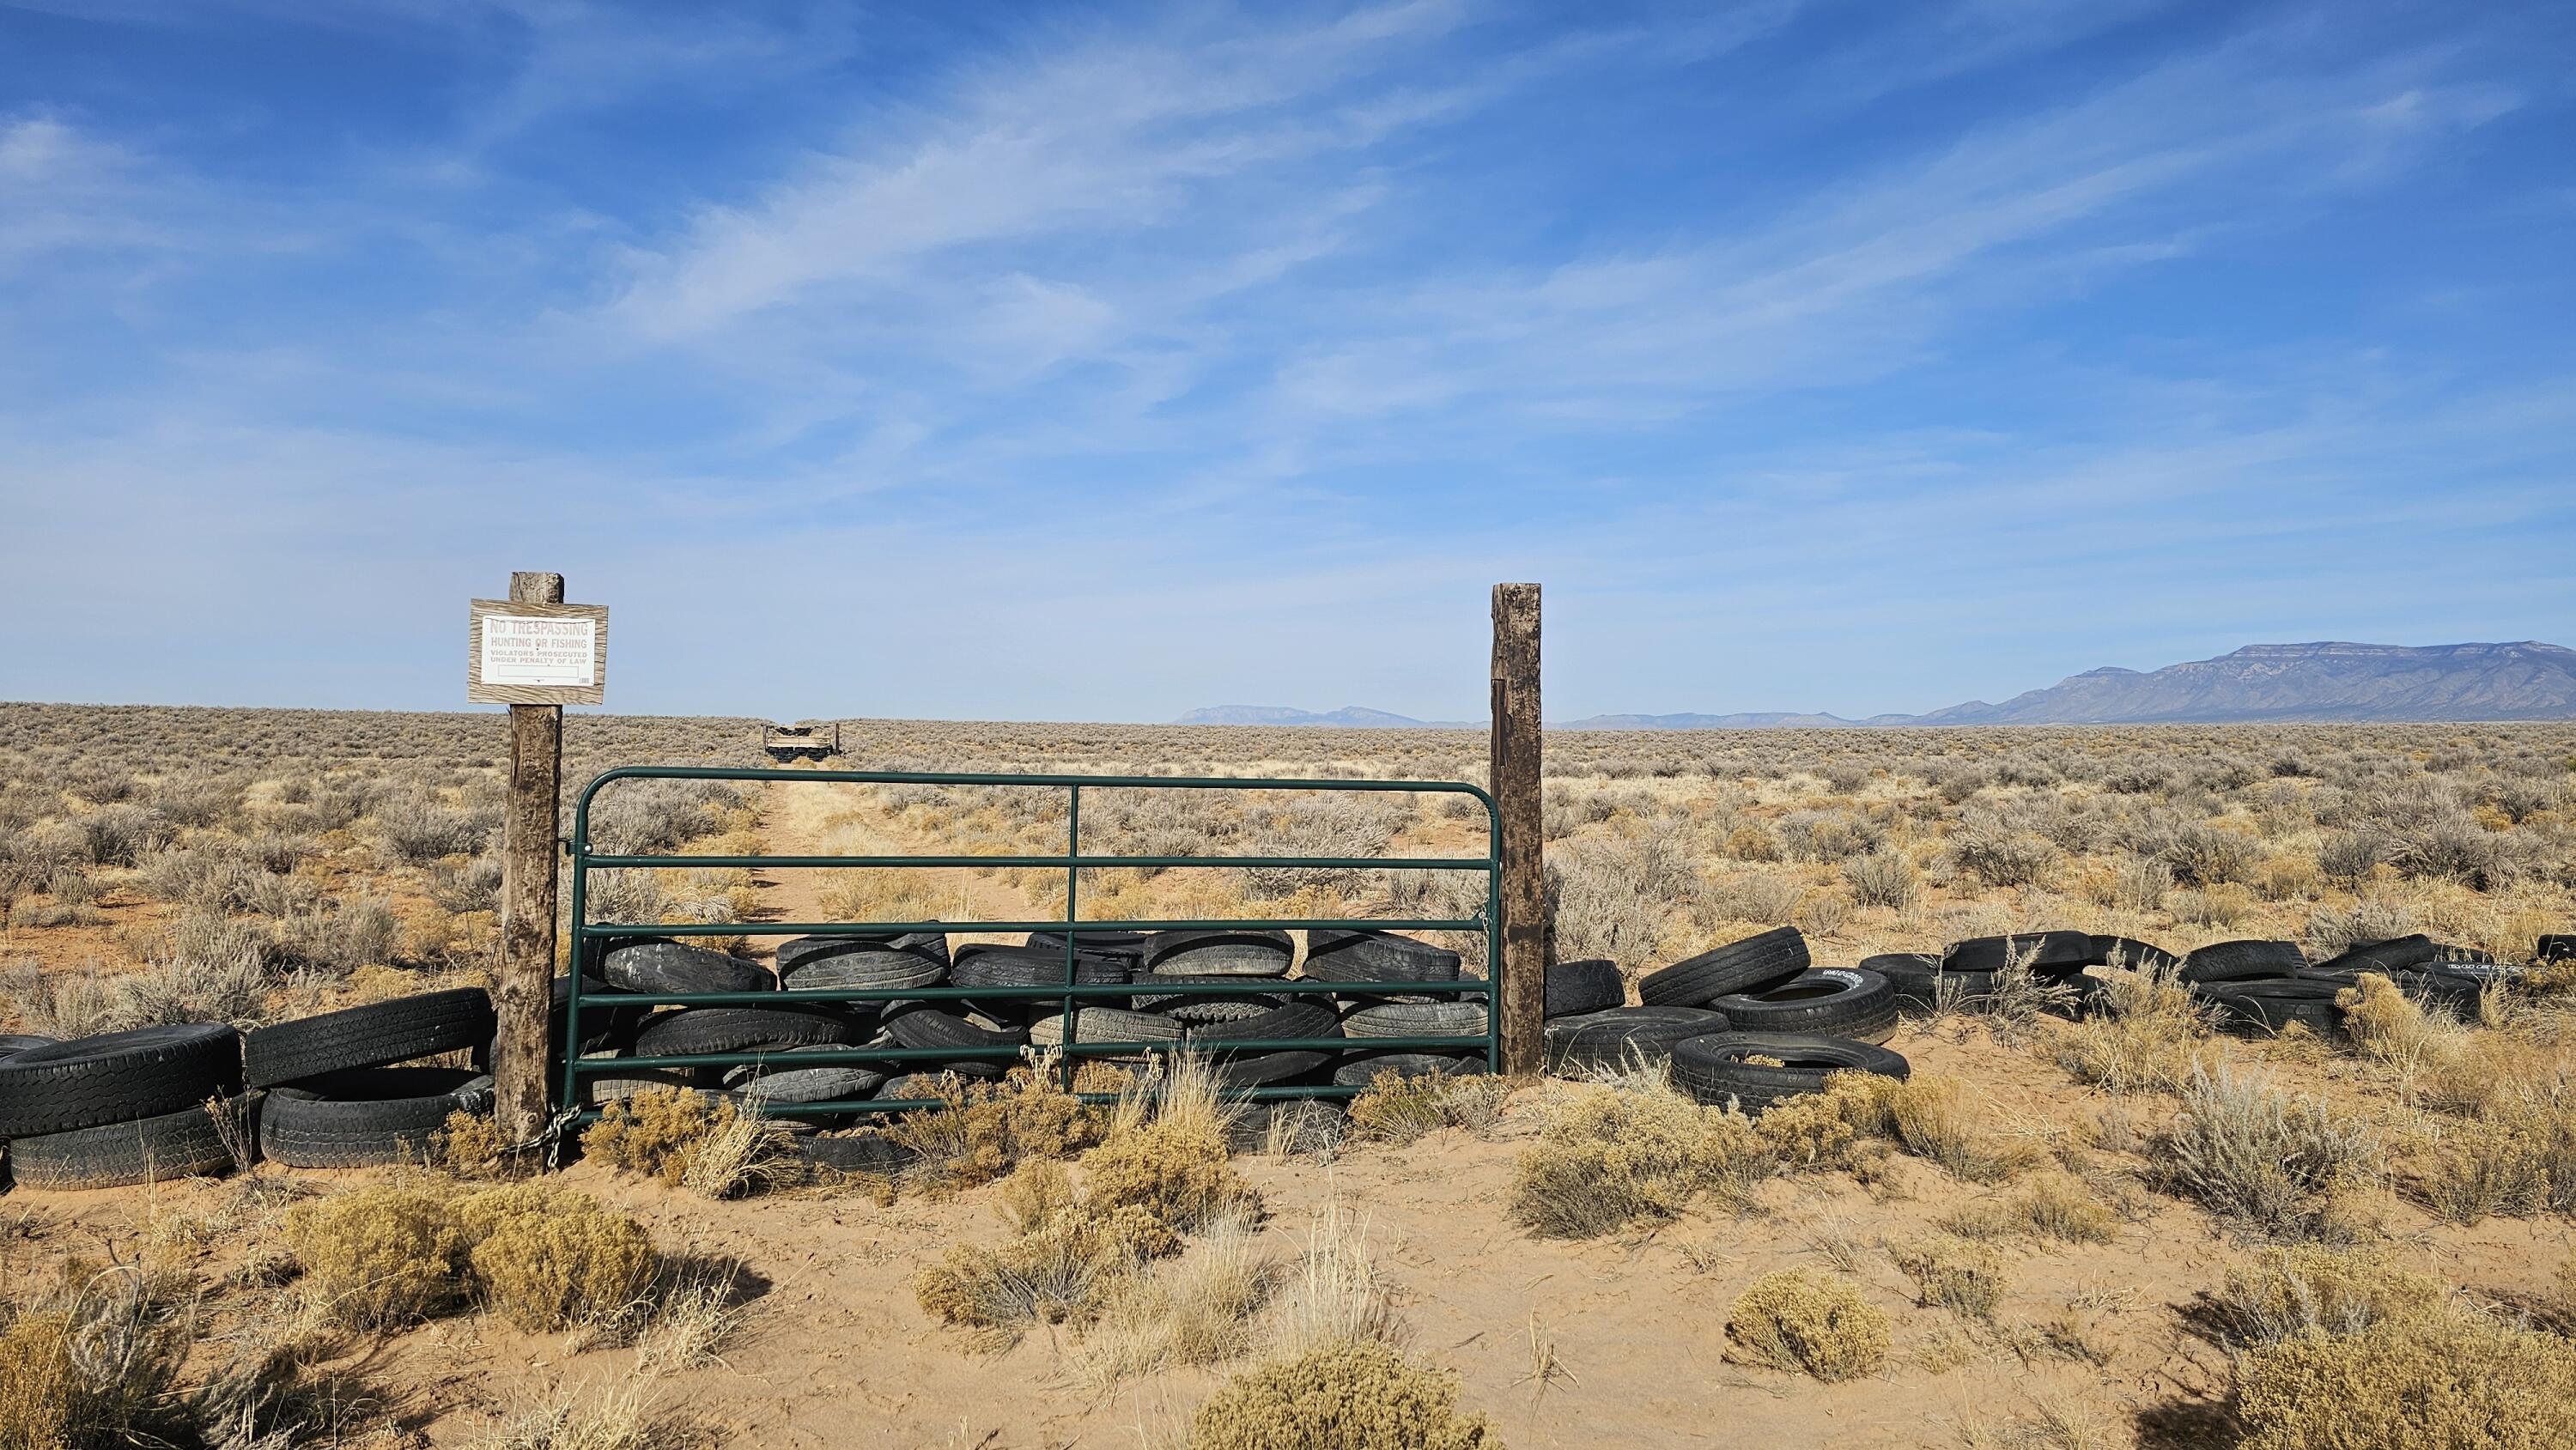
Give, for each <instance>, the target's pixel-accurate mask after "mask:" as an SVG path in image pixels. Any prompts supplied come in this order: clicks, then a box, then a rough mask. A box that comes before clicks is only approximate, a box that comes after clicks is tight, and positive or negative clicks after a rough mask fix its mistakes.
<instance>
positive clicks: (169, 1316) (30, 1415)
mask: <svg viewBox="0 0 2576 1450" xmlns="http://www.w3.org/2000/svg"><path fill="white" fill-rule="evenodd" d="M184 1287H185V1286H184V1285H182V1284H181V1283H180V1282H179V1281H177V1280H176V1279H174V1278H172V1277H170V1276H167V1275H163V1274H156V1273H152V1272H149V1271H146V1270H143V1269H141V1268H138V1267H134V1266H126V1265H120V1266H112V1267H107V1268H101V1267H99V1266H97V1265H94V1264H90V1263H88V1262H86V1261H81V1260H73V1261H69V1262H66V1263H64V1264H63V1265H62V1266H61V1268H60V1271H59V1273H58V1276H57V1278H56V1280H55V1282H54V1283H53V1284H52V1285H51V1286H50V1287H49V1288H47V1289H46V1290H44V1291H43V1292H41V1293H39V1294H38V1295H37V1296H36V1298H35V1302H33V1303H31V1304H27V1305H19V1304H15V1303H0V1450H108V1447H111V1446H128V1445H160V1444H168V1443H171V1441H172V1440H173V1439H176V1438H181V1437H188V1436H189V1432H190V1431H191V1430H193V1429H194V1428H195V1427H194V1426H192V1425H190V1423H189V1419H190V1417H189V1416H188V1414H187V1406H186V1405H185V1403H184V1402H183V1401H182V1400H181V1398H180V1396H179V1393H178V1388H179V1381H180V1374H181V1372H182V1370H183V1369H184V1368H185V1366H186V1362H187V1358H188V1353H189V1351H190V1350H191V1349H192V1348H193V1347H194V1345H195V1343H196V1327H195V1323H194V1319H193V1314H192V1311H193V1308H194V1305H193V1303H192V1302H189V1301H188V1300H187V1298H186V1296H185V1294H184V1292H183V1290H184Z"/></svg>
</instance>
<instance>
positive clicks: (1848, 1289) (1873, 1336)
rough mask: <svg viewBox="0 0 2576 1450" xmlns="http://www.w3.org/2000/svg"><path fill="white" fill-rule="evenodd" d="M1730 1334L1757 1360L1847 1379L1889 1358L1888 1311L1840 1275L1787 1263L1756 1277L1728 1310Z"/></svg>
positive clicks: (1832, 1378) (1736, 1344)
mask: <svg viewBox="0 0 2576 1450" xmlns="http://www.w3.org/2000/svg"><path fill="white" fill-rule="evenodd" d="M1726 1334H1727V1338H1728V1339H1729V1340H1731V1341H1732V1342H1733V1345H1734V1348H1735V1350H1736V1351H1738V1352H1740V1353H1741V1354H1742V1355H1743V1356H1744V1357H1745V1358H1747V1359H1749V1360H1751V1361H1752V1362H1754V1363H1756V1364H1765V1365H1769V1366H1770V1367H1772V1368H1773V1369H1778V1370H1787V1371H1791V1372H1799V1371H1803V1372H1805V1373H1807V1374H1811V1375H1814V1376H1815V1377H1816V1378H1818V1379H1820V1380H1824V1381H1827V1382H1829V1383H1830V1382H1832V1381H1836V1380H1847V1379H1850V1378H1852V1377H1853V1376H1854V1375H1863V1374H1867V1373H1869V1372H1870V1371H1872V1370H1874V1369H1876V1368H1878V1367H1879V1366H1880V1365H1881V1364H1883V1363H1885V1362H1886V1360H1887V1346H1888V1342H1889V1326H1888V1318H1887V1311H1886V1310H1883V1309H1881V1308H1879V1307H1878V1306H1876V1305H1874V1304H1872V1303H1870V1302H1869V1301H1868V1300H1866V1299H1864V1298H1862V1297H1861V1294H1860V1290H1858V1289H1856V1288H1854V1287H1852V1285H1851V1284H1850V1283H1848V1282H1846V1281H1844V1280H1842V1279H1840V1278H1825V1277H1820V1276H1818V1275H1814V1274H1810V1273H1809V1272H1808V1271H1806V1270H1805V1269H1784V1270H1782V1271H1780V1272H1779V1273H1776V1274H1765V1275H1763V1276H1762V1277H1761V1278H1759V1279H1756V1280H1754V1281H1753V1283H1752V1285H1751V1286H1750V1287H1748V1288H1746V1289H1745V1291H1744V1292H1743V1293H1742V1294H1739V1295H1737V1296H1736V1299H1735V1305H1734V1307H1733V1308H1731V1309H1729V1310H1728V1311H1727V1316H1726Z"/></svg>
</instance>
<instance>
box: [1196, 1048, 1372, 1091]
mask: <svg viewBox="0 0 2576 1450" xmlns="http://www.w3.org/2000/svg"><path fill="white" fill-rule="evenodd" d="M1340 1056H1341V1054H1340V1053H1338V1052H1296V1051H1291V1052H1252V1053H1243V1052H1215V1053H1210V1054H1209V1055H1208V1070H1209V1072H1210V1074H1211V1075H1212V1076H1214V1077H1215V1079H1216V1085H1217V1086H1218V1087H1221V1088H1251V1087H1268V1086H1270V1085H1271V1084H1273V1083H1283V1082H1286V1081H1288V1080H1289V1079H1290V1078H1295V1077H1303V1076H1305V1075H1306V1074H1308V1073H1310V1072H1319V1071H1321V1070H1322V1069H1324V1068H1326V1067H1329V1066H1331V1065H1332V1064H1333V1062H1334V1060H1335V1059H1337V1058H1339V1057H1340Z"/></svg>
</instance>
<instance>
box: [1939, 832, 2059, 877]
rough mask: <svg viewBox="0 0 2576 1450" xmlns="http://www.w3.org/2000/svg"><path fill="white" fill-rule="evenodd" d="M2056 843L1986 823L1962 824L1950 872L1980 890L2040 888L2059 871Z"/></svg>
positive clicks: (1952, 841)
mask: <svg viewBox="0 0 2576 1450" xmlns="http://www.w3.org/2000/svg"><path fill="white" fill-rule="evenodd" d="M2059 854H2060V853H2059V851H2058V849H2057V846H2056V844H2055V843H2054V842H2052V841H2049V840H2048V839H2046V838H2045V837H2041V836H2035V835H2031V834H2029V833H2027V832H2021V831H2014V830H2011V829H2009V828H2008V827H2004V826H2002V825H1999V824H1995V823H1991V822H1982V821H1969V822H1964V823H1962V824H1961V825H1960V826H1959V828H1958V829H1957V830H1956V831H1953V832H1952V833H1951V834H1950V844H1949V861H1950V869H1951V870H1952V871H1953V872H1955V873H1957V874H1959V875H1961V876H1964V877H1966V878H1968V879H1969V880H1972V881H1974V882H1976V883H1977V884H1978V885H1980V886H1988V887H2006V886H2036V885H2039V884H2041V883H2043V882H2045V881H2046V880H2047V879H2048V877H2049V875H2050V874H2051V873H2052V872H2054V871H2055V870H2056V869H2057V862H2058V857H2059Z"/></svg>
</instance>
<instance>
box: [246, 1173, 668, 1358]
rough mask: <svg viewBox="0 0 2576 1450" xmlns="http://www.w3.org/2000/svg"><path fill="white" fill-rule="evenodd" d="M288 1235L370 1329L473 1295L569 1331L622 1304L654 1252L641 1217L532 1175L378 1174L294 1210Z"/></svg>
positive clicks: (643, 1278)
mask: <svg viewBox="0 0 2576 1450" xmlns="http://www.w3.org/2000/svg"><path fill="white" fill-rule="evenodd" d="M286 1241H287V1245H288V1247H289V1249H290V1250H291V1251H292V1252H293V1254H294V1255H295V1259H296V1261H297V1262H298V1263H299V1264H301V1265H302V1266H303V1268H304V1274H305V1284H306V1285H307V1287H308V1289H309V1291H310V1292H311V1293H312V1294H313V1295H314V1297H315V1299H316V1301H317V1302H318V1304H319V1305H320V1307H321V1310H322V1312H323V1313H324V1314H326V1315H327V1316H328V1317H329V1318H330V1319H331V1320H332V1321H333V1322H335V1323H338V1324H343V1325H347V1326H350V1327H353V1328H359V1329H368V1330H377V1329H388V1328H394V1327H399V1326H401V1325H405V1324H409V1323H413V1322H416V1321H418V1320H421V1319H425V1318H430V1317H433V1316H435V1315H438V1314H442V1313H447V1312H450V1311H453V1310H456V1309H460V1308H463V1307H465V1306H467V1305H469V1304H476V1303H479V1304H481V1305H482V1306H483V1307H484V1308H487V1309H489V1310H490V1311H491V1312H493V1313H494V1314H497V1315H499V1316H500V1317H502V1318H504V1319H507V1320H508V1321H510V1322H511V1323H513V1324H516V1325H518V1326H520V1327H521V1328H524V1329H530V1330H555V1329H564V1328H568V1327H571V1326H573V1325H576V1324H579V1323H582V1322H584V1321H586V1320H591V1319H597V1318H602V1317H611V1316H614V1315H616V1314H618V1313H620V1312H622V1311H623V1310H624V1308H625V1307H626V1306H627V1305H629V1304H631V1303H632V1302H633V1301H634V1300H635V1298H636V1296H637V1294H638V1292H639V1291H640V1289H641V1288H642V1286H643V1285H644V1284H645V1283H646V1282H648V1281H649V1279H650V1277H651V1275H652V1273H653V1271H654V1267H655V1264H656V1262H657V1260H656V1257H655V1255H654V1252H653V1248H652V1242H651V1240H650V1238H649V1237H648V1236H647V1235H646V1234H645V1231H644V1229H643V1226H642V1225H640V1224H638V1223H636V1222H635V1220H633V1219H631V1218H628V1217H626V1216H625V1215H623V1214H617V1213H613V1212H610V1211H609V1210H607V1209H605V1208H603V1207H601V1206H600V1204H599V1201H598V1200H597V1199H594V1198H592V1197H591V1196H590V1195H589V1194H586V1193H579V1192H574V1191H571V1190H567V1189H559V1188H554V1187H550V1186H548V1185H544V1184H536V1183H525V1184H515V1185H511V1186H508V1187H502V1188H469V1187H466V1186H464V1185H459V1184H455V1183H452V1182H447V1181H444V1180H437V1179H428V1178H420V1179H414V1180H410V1181H396V1182H391V1183H380V1184H371V1185H368V1186H366V1187H362V1188H356V1189H350V1190H348V1191H345V1192H342V1193H336V1194H333V1195H331V1196H330V1197H327V1198H323V1199H318V1200H315V1201H313V1202H310V1203H302V1204H298V1205H296V1206H295V1207H294V1208H292V1209H290V1210H288V1212H287V1215H286Z"/></svg>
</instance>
